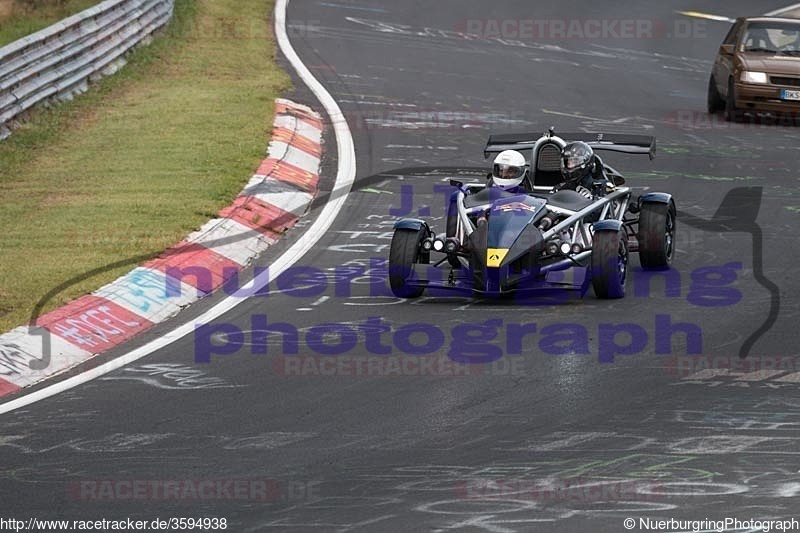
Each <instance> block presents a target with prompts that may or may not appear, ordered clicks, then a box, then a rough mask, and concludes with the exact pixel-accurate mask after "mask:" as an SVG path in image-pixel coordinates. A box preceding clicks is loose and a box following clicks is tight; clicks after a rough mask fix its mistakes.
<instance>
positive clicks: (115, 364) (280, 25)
mask: <svg viewBox="0 0 800 533" xmlns="http://www.w3.org/2000/svg"><path fill="white" fill-rule="evenodd" d="M288 5H289V0H277V1H276V3H275V36H276V38H277V40H278V46H280V48H281V51H282V52H283V54H284V55H285V56H286V58H287V59H288V61H289V63H291V65H292V67H293V68H294V69H295V71H296V72H297V75H298V76H299V77H300V79H301V80H302V81H303V82H304V83H305V84H306V85H307V86H308V88H309V89H311V92H313V93H314V95H315V96H316V97H317V98H318V99H319V101H320V103H321V104H322V106H323V107H324V108H325V111H326V113H328V116H329V117H330V118H331V123H332V125H333V130H334V133H335V135H336V144H337V147H338V150H337V153H338V165H339V168H338V171H337V174H336V182H335V183H334V187H333V191H332V193H331V199H330V200H329V201H328V202H327V203H326V204H325V207H324V208H323V209H322V212H321V213H320V215H319V218H317V220H316V221H315V222H314V224H312V225H311V227H310V228H308V230H307V231H306V232H305V233H304V234H303V236H302V237H300V238H299V239H298V240H297V242H295V243H294V244H293V245H292V246H291V247H290V248H289V249H288V250H286V251H285V252H284V253H283V254H282V255H281V256H280V257H279V258H278V259H276V260H275V262H274V263H273V264H272V265H270V268H269V271H268V272H263V273H262V275H260V276H257V277H256V278H255V279H254V280H253V283H252V284H249V285H250V290H252V289H253V288H257V287H262V286H264V285H266V284H267V283H269V281H270V279H274V278H276V277H277V276H278V275H280V274H281V273H282V272H284V271H285V270H286V269H287V268H289V267H291V266H292V265H293V264H294V263H295V262H297V261H298V260H299V259H300V258H301V257H302V256H303V255H305V253H306V252H308V251H309V250H310V249H311V248H312V247H313V246H314V245H315V244H316V243H317V241H319V239H321V238H322V236H323V235H324V234H325V233H326V232H327V230H328V228H330V226H331V224H333V221H334V220H335V219H336V217H337V216H338V214H339V211H340V210H341V208H342V206H343V204H344V202H345V201H346V200H347V196H348V195H349V193H350V189H351V187H352V185H353V181H354V179H355V174H356V158H355V148H354V146H353V137H352V135H351V133H350V128H349V127H348V126H347V121H346V120H344V118H343V117H344V116H343V114H342V111H341V109H340V108H339V105H338V104H337V103H336V101H335V100H334V99H333V97H332V96H331V95H330V93H328V91H327V90H326V89H325V88H324V87H323V86H322V84H321V83H320V82H319V81H317V79H316V78H315V77H314V75H313V74H311V72H310V71H309V70H308V68H306V66H305V65H304V64H303V62H302V61H301V60H300V57H299V56H298V55H297V52H295V50H294V48H293V47H292V45H291V43H290V42H289V37H288V35H287V33H286V8H287V6H288ZM250 290H248V291H247V292H250ZM244 300H246V297H244V296H239V293H238V292H237V293H234V294H233V295H231V296H228V297H227V298H225V299H224V300H222V301H221V302H219V303H218V304H217V305H215V306H214V307H212V308H211V309H209V310H208V311H206V312H205V313H203V314H202V315H200V316H199V317H197V318H196V319H195V320H194V321H193V322H188V323H186V324H183V325H181V326H179V327H177V328H176V329H174V330H172V331H170V332H168V333H167V334H165V335H164V336H163V337H160V338H158V339H155V340H152V341H150V342H148V343H147V344H145V345H144V346H141V347H139V348H136V349H135V350H132V351H130V352H128V353H126V354H123V355H121V356H119V357H117V358H115V359H114V360H112V361H109V362H107V363H104V364H102V365H100V366H98V367H95V368H93V369H91V370H87V371H86V372H83V373H81V374H78V375H76V376H73V377H71V378H68V379H66V380H64V381H60V382H58V383H55V384H53V385H49V386H47V387H45V388H43V389H39V390H37V391H35V392H31V393H29V394H26V395H24V396H22V397H20V398H15V399H14V400H11V401H8V402H5V403H3V404H0V414H4V413H8V412H10V411H14V410H16V409H19V408H21V407H25V406H27V405H30V404H32V403H35V402H38V401H40V400H44V399H45V398H49V397H50V396H54V395H56V394H59V393H61V392H64V391H66V390H69V389H71V388H73V387H77V386H78V385H81V384H83V383H86V382H88V381H91V380H93V379H95V378H97V377H100V376H102V375H104V374H108V373H109V372H112V371H114V370H117V369H118V368H121V367H123V366H125V365H127V364H130V363H132V362H134V361H137V360H138V359H141V358H142V357H145V356H147V355H150V354H151V353H153V352H154V351H156V350H159V349H161V348H163V347H165V346H168V345H170V344H172V343H173V342H175V341H177V340H179V339H181V338H183V337H185V336H186V335H188V334H189V333H191V332H192V331H193V330H194V326H195V323H197V322H202V323H207V322H209V321H211V320H214V319H215V318H217V317H219V316H221V315H223V314H224V313H226V312H228V311H230V310H231V309H233V308H234V307H236V306H237V305H239V304H240V303H241V302H243V301H244Z"/></svg>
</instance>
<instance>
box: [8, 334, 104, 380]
mask: <svg viewBox="0 0 800 533" xmlns="http://www.w3.org/2000/svg"><path fill="white" fill-rule="evenodd" d="M45 339H49V341H50V354H51V358H50V364H49V365H48V366H47V368H45V369H42V370H32V369H31V368H30V365H31V362H33V361H37V360H40V359H41V354H42V351H43V350H42V344H43V343H44V341H45ZM91 356H92V354H91V353H90V352H88V351H86V350H84V349H81V348H78V347H77V346H75V345H74V344H71V343H69V342H67V341H65V340H64V339H62V338H61V337H58V336H56V335H52V334H50V332H49V331H47V330H46V329H44V328H41V327H28V326H20V327H17V328H14V329H12V330H11V331H9V332H8V333H5V334H3V335H1V336H0V357H1V358H2V359H0V374H2V376H3V379H5V380H6V381H9V382H11V383H13V384H14V385H16V386H18V387H20V388H22V387H26V386H28V385H31V384H33V383H36V382H38V381H41V380H43V379H45V378H47V377H49V376H51V375H54V374H58V373H60V372H62V371H64V370H66V369H68V368H71V367H73V366H75V365H77V364H78V363H80V362H82V361H84V360H86V359H88V358H89V357H91Z"/></svg>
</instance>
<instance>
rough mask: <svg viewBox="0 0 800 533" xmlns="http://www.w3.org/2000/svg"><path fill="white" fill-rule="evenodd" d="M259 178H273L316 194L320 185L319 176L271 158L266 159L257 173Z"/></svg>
mask: <svg viewBox="0 0 800 533" xmlns="http://www.w3.org/2000/svg"><path fill="white" fill-rule="evenodd" d="M256 176H258V177H267V176H269V177H271V178H275V179H276V180H279V181H283V182H286V183H291V184H292V185H294V186H296V187H297V188H299V189H302V190H304V191H306V192H309V193H312V194H316V192H317V186H318V184H319V175H318V174H315V173H313V172H309V171H307V170H303V169H302V168H299V167H296V166H294V165H291V164H289V163H286V162H284V161H279V160H277V159H273V158H269V159H265V160H264V161H263V162H262V163H261V166H259V167H258V170H257V171H256Z"/></svg>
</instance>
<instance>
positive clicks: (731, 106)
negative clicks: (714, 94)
mask: <svg viewBox="0 0 800 533" xmlns="http://www.w3.org/2000/svg"><path fill="white" fill-rule="evenodd" d="M734 91H735V88H734V86H733V78H731V79H729V80H728V96H727V98H725V108H724V112H723V114H722V117H723V118H724V119H725V120H726V121H728V122H736V121H737V120H738V118H739V117H738V115H739V111H738V110H737V109H736V95H735V94H734Z"/></svg>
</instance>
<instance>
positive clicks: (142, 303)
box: [92, 267, 197, 323]
mask: <svg viewBox="0 0 800 533" xmlns="http://www.w3.org/2000/svg"><path fill="white" fill-rule="evenodd" d="M92 294H94V295H95V296H98V297H100V298H105V299H106V300H109V301H111V302H114V303H115V304H117V305H119V306H120V307H124V308H125V309H127V310H128V311H130V312H131V313H136V314H137V315H139V316H143V317H147V319H148V320H150V321H151V322H155V323H158V322H162V321H164V320H166V319H168V318H170V317H172V316H174V315H176V314H177V313H178V312H179V311H180V310H181V309H182V308H184V307H186V306H187V305H189V304H191V303H192V302H194V301H195V300H197V289H196V288H195V287H192V286H191V285H189V284H187V283H182V282H180V281H178V280H175V279H174V278H171V277H167V275H166V274H165V273H164V272H161V271H159V270H155V269H151V268H144V267H139V268H135V269H134V270H132V271H130V272H128V273H127V274H125V275H124V276H122V277H121V278H118V279H117V280H115V281H113V282H112V283H109V284H108V285H106V286H105V287H102V288H100V289H98V290H96V291H95V292H93V293H92Z"/></svg>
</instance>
